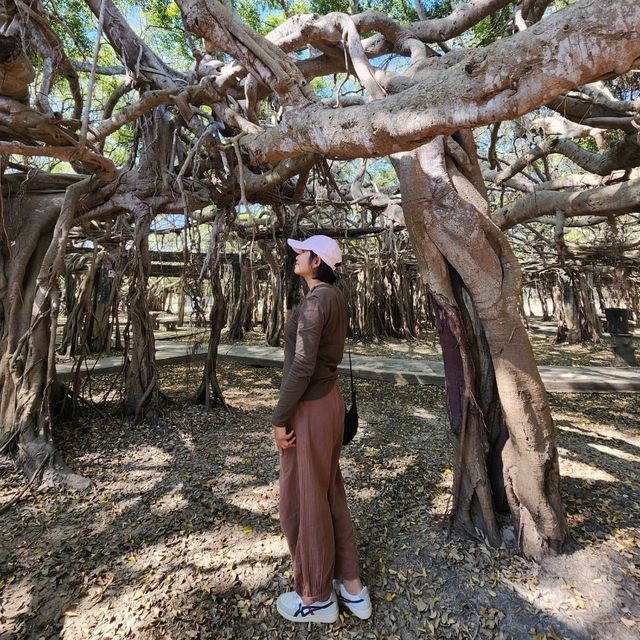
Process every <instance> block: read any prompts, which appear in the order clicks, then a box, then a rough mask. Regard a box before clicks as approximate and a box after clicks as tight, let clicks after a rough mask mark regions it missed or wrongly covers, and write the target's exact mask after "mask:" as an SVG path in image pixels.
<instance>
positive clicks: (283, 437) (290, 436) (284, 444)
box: [273, 424, 296, 455]
mask: <svg viewBox="0 0 640 640" xmlns="http://www.w3.org/2000/svg"><path fill="white" fill-rule="evenodd" d="M273 439H274V440H275V442H276V447H277V449H278V451H279V452H280V454H281V455H282V453H283V452H284V450H285V449H291V448H292V447H295V446H296V434H295V433H294V432H293V431H291V432H290V433H287V428H286V427H281V426H277V425H275V424H274V425H273Z"/></svg>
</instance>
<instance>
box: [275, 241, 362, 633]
mask: <svg viewBox="0 0 640 640" xmlns="http://www.w3.org/2000/svg"><path fill="white" fill-rule="evenodd" d="M287 242H288V243H289V245H290V246H291V247H292V248H293V250H294V251H295V252H296V253H297V254H298V255H297V257H296V262H295V267H294V272H295V273H296V274H297V275H298V276H300V277H302V278H304V279H305V281H306V283H307V285H308V286H309V293H308V294H307V295H306V296H305V298H304V300H303V301H302V303H301V304H300V306H299V307H298V308H297V309H296V310H295V311H294V313H293V314H292V316H291V318H290V319H289V321H288V322H287V323H286V325H285V330H284V337H285V358H284V375H283V378H282V384H281V386H280V398H279V400H278V405H277V406H276V408H275V411H274V412H273V416H272V423H273V436H274V439H275V442H276V446H277V448H278V451H279V452H280V523H281V526H282V530H283V532H284V534H285V537H286V539H287V543H288V545H289V551H290V553H291V558H292V560H293V569H294V572H293V573H294V586H295V591H291V592H289V593H283V594H282V595H281V596H280V597H279V598H278V602H277V608H278V612H279V613H280V614H281V615H282V616H283V617H284V618H286V619H287V620H291V621H293V622H335V621H336V620H337V618H338V600H339V601H340V602H341V603H343V604H344V605H345V606H346V607H347V608H348V609H349V610H350V611H351V612H352V613H354V614H355V615H356V616H358V617H359V618H362V619H366V618H368V617H369V616H370V615H371V600H370V599H369V592H368V591H367V588H366V587H363V586H362V583H361V582H360V566H359V560H358V549H357V546H356V540H355V536H354V532H353V524H352V522H351V515H350V514H349V508H348V506H347V500H346V496H345V492H344V484H343V482H342V474H341V473H340V467H339V465H338V461H339V457H340V448H341V446H342V435H343V429H344V402H343V400H342V397H341V395H340V391H339V389H338V385H337V382H336V377H337V366H338V364H339V363H340V362H341V360H342V353H343V350H344V341H345V338H346V335H347V326H348V322H349V320H348V311H347V305H346V302H345V299H344V296H343V295H342V293H341V292H340V291H339V290H338V289H336V288H335V287H334V286H333V284H334V283H335V281H336V275H335V268H336V266H337V265H338V264H340V262H341V261H342V254H341V253H340V248H339V247H338V243H337V242H336V241H335V240H333V239H332V238H329V237H327V236H311V237H310V238H307V239H306V240H305V241H304V242H299V241H297V240H291V239H290V240H288V241H287ZM334 588H335V591H334Z"/></svg>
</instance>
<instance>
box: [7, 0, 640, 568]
mask: <svg viewBox="0 0 640 640" xmlns="http://www.w3.org/2000/svg"><path fill="white" fill-rule="evenodd" d="M274 5H277V8H275V9H274ZM256 6H257V9H254V10H252V9H251V7H249V6H248V4H247V3H243V2H240V3H238V4H233V3H231V4H230V3H223V2H219V1H218V0H177V1H176V2H175V3H173V2H169V1H168V0H166V1H165V0H156V1H154V2H151V3H142V2H140V3H138V2H133V1H131V2H126V1H124V0H123V1H122V2H116V1H114V0H84V1H81V0H63V1H62V2H56V3H52V2H46V1H45V0H5V1H4V2H3V3H2V10H1V13H0V26H1V32H0V68H1V69H2V75H1V80H0V154H2V158H3V162H2V219H3V227H2V234H1V240H0V242H1V252H0V256H1V257H0V265H1V269H0V273H1V274H2V278H1V279H0V289H1V294H2V295H1V305H2V306H1V310H2V313H1V315H0V335H1V341H2V343H1V349H0V353H1V357H2V359H1V361H0V385H1V388H2V402H1V405H0V450H1V451H2V453H3V454H5V455H10V456H11V457H12V458H13V459H14V460H15V462H16V464H17V465H19V466H20V467H21V468H22V469H23V470H24V471H25V473H26V474H27V476H29V477H34V476H35V474H36V473H40V474H43V476H44V477H46V478H48V479H50V480H64V479H65V478H68V477H69V470H68V469H66V468H65V467H64V465H63V463H62V461H61V460H60V457H59V456H58V455H57V453H56V449H55V446H54V442H53V436H52V432H53V426H54V423H55V411H54V410H55V408H56V407H57V406H59V404H60V396H61V395H62V396H64V395H65V393H67V391H65V390H64V389H61V388H60V384H59V383H58V382H57V380H56V372H55V351H56V341H55V340H56V324H57V316H58V309H59V307H60V303H61V296H60V286H61V283H62V282H63V281H64V279H65V278H68V277H70V276H69V273H70V271H69V269H70V265H69V260H68V259H67V263H65V252H66V250H67V248H68V246H69V245H70V243H71V242H76V244H77V238H78V237H84V238H85V240H86V246H88V247H90V248H92V250H93V251H94V254H95V258H94V262H93V265H94V266H92V267H91V269H93V275H92V276H91V277H93V278H94V280H96V281H97V280H99V278H100V277H101V275H100V273H101V271H100V270H101V266H100V264H101V263H100V262H96V260H97V259H98V256H101V257H100V260H101V261H102V260H108V261H109V264H111V265H114V264H116V262H115V261H117V260H120V259H121V258H119V257H118V255H119V253H118V251H125V252H126V267H125V266H124V262H123V263H122V266H118V267H117V268H112V267H108V269H110V268H112V271H116V270H120V269H121V270H122V272H123V273H125V274H126V277H127V279H128V283H129V285H128V288H127V291H126V292H120V293H121V294H122V295H126V300H125V301H124V302H123V304H124V305H125V306H126V308H127V313H128V320H127V326H126V332H125V335H126V338H127V339H126V340H125V342H126V345H125V347H126V349H125V364H124V371H125V376H126V380H125V389H126V393H125V397H124V399H123V400H124V408H125V413H126V415H127V416H128V417H129V419H131V420H132V422H133V423H135V422H136V421H137V420H140V419H144V418H147V419H151V420H152V419H154V418H155V417H156V416H157V412H158V401H159V395H160V390H159V387H158V378H157V371H156V364H155V361H154V336H153V321H152V318H151V316H150V314H149V299H150V293H149V287H148V283H149V277H150V264H151V259H150V252H151V250H152V248H150V246H149V235H150V232H151V231H152V230H153V229H154V220H155V219H156V218H157V216H161V215H167V214H175V215H177V216H178V217H179V218H180V219H181V220H182V224H183V229H184V233H185V234H186V233H187V231H188V228H189V227H193V226H201V225H205V226H207V228H208V229H209V232H208V235H207V238H209V240H208V241H207V243H206V246H204V247H203V248H202V252H203V253H204V254H205V258H204V259H203V262H202V267H201V272H202V273H206V274H208V277H209V281H210V283H211V290H212V292H213V297H214V299H215V300H216V305H214V306H213V309H212V312H211V315H210V318H209V319H210V323H211V325H212V327H213V329H212V334H211V339H210V342H209V358H208V359H207V365H206V366H205V370H204V373H203V379H202V384H201V386H200V389H199V391H198V393H197V394H196V395H197V396H198V397H199V398H200V399H201V400H202V399H204V401H205V402H207V403H210V401H211V399H212V398H213V399H214V400H215V399H220V398H218V394H219V387H218V386H217V382H216V380H215V354H216V349H217V341H218V340H219V332H220V330H221V323H222V320H221V318H222V317H223V316H224V311H223V310H222V309H223V307H224V304H225V301H224V300H223V297H224V296H223V291H222V289H221V287H219V286H218V283H219V281H220V277H221V276H220V273H221V270H222V268H223V265H222V263H221V258H220V252H221V251H223V249H224V246H225V237H226V235H225V234H227V233H228V232H229V230H230V229H232V227H233V226H234V225H236V223H237V219H238V217H239V216H240V215H243V216H245V217H246V218H247V219H249V220H250V222H251V224H250V225H245V229H244V230H245V232H246V233H247V234H249V235H250V234H251V233H254V234H255V233H261V232H265V233H267V234H270V235H271V237H272V238H280V237H282V236H283V235H285V234H290V233H303V232H304V229H305V228H306V229H311V228H313V229H315V228H316V225H315V223H314V222H313V216H311V217H310V214H309V211H310V210H312V209H313V208H314V207H316V206H318V203H319V201H320V200H321V199H322V194H321V191H322V189H325V193H333V194H336V193H342V200H343V201H345V200H346V202H347V205H348V206H351V207H352V209H351V210H353V207H355V206H356V205H357V206H360V207H362V209H363V210H366V211H374V212H375V211H377V212H378V213H380V214H381V213H382V212H385V214H386V219H387V221H386V222H384V223H383V226H389V225H390V226H391V227H392V226H393V225H399V226H406V229H407V231H408V234H409V238H410V241H411V244H412V247H413V252H414V254H415V257H416V259H417V265H418V270H419V272H420V274H421V277H422V279H423V282H424V283H425V285H426V287H427V289H428V293H429V305H430V307H431V309H432V310H433V313H434V316H435V320H436V325H437V328H438V331H439V336H440V341H441V345H442V351H443V357H444V362H445V370H446V388H447V399H448V407H449V416H450V423H451V430H452V434H453V439H454V447H455V456H454V488H453V492H454V496H453V507H452V523H453V525H454V526H455V527H456V528H457V529H458V530H461V531H464V532H466V533H468V534H469V535H482V536H484V537H485V538H486V539H487V540H488V541H489V542H490V543H492V544H499V542H500V527H499V524H498V521H499V518H498V514H499V513H501V512H503V513H509V514H510V516H511V520H512V522H513V524H514V526H515V529H516V531H517V536H518V541H519V544H520V546H521V548H522V549H523V551H524V552H525V553H526V554H527V555H529V556H533V557H539V556H541V555H544V554H545V553H548V552H556V551H559V550H560V549H561V547H562V544H563V542H564V540H565V536H566V522H565V516H564V508H563V504H562V499H561V496H560V487H559V472H558V454H557V449H556V444H555V430H554V425H553V421H552V418H551V413H550V410H549V404H548V401H547V397H546V394H545V390H544V387H543V385H542V382H541V379H540V376H539V374H538V370H537V367H536V362H535V360H534V356H533V352H532V349H531V346H530V344H529V340H528V337H527V333H526V331H525V327H524V325H523V322H522V319H521V315H520V308H519V307H520V295H521V285H522V274H521V269H520V265H519V263H518V260H517V259H516V256H515V254H514V251H513V248H512V244H511V243H510V240H509V238H508V236H507V235H506V234H505V231H506V230H508V229H511V228H513V227H514V226H516V225H521V224H523V223H525V222H529V221H531V220H534V219H537V218H540V219H544V218H545V216H546V217H547V218H549V217H550V216H551V217H554V216H555V218H554V221H555V222H554V224H557V225H559V224H561V223H562V221H564V222H565V224H569V223H568V221H569V220H571V219H572V218H573V217H575V216H580V215H585V214H586V213H587V212H588V213H589V215H591V216H600V217H612V216H614V217H615V216H616V215H620V214H629V213H633V212H634V211H637V207H638V195H639V194H640V190H639V188H638V185H637V184H636V181H637V177H635V174H634V173H633V169H630V167H635V166H636V164H637V163H636V159H637V149H636V147H637V141H636V139H635V137H634V136H635V128H634V122H635V120H634V118H635V117H636V115H637V111H638V105H637V100H635V101H634V98H633V96H634V95H636V94H637V88H634V87H632V86H625V85H624V83H619V85H617V86H616V87H614V88H613V89H611V88H610V86H609V85H607V86H605V84H604V83H605V82H608V83H609V84H610V83H611V80H612V79H615V78H618V77H619V76H621V75H622V74H627V73H628V72H629V71H630V70H633V69H634V65H637V64H638V61H639V60H640V35H639V34H638V30H637V25H638V22H639V20H640V6H639V5H638V3H637V2H636V0H617V1H616V2H611V3H601V2H598V1H597V0H578V1H576V2H566V1H562V2H559V1H558V2H556V1H554V0H522V1H520V2H513V1H510V0H471V1H469V2H451V1H448V0H439V1H433V2H422V3H421V2H420V1H419V0H418V1H417V2H416V3H415V8H414V7H409V6H408V5H407V4H406V3H400V2H397V3H395V2H390V3H389V2H377V1H375V0H372V1H371V2H366V3H365V2H349V3H346V2H342V1H340V0H338V1H336V2H328V3H318V2H315V1H314V0H310V1H309V2H301V3H293V2H288V1H287V0H284V1H283V2H281V3H265V5H264V6H263V5H262V4H260V3H258V4H257V5H256ZM328 9H331V10H332V11H331V12H327V11H328ZM314 11H315V13H314ZM145 21H146V22H145ZM89 25H90V28H89ZM145 25H146V26H145ZM153 26H157V27H158V29H155V30H154V29H153V28H152V27H153ZM613 91H615V92H616V94H615V95H614V94H613V93H612V92H613ZM542 107H543V111H542V112H541V113H542V115H541V116H540V117H546V118H547V120H546V121H545V122H543V123H542V124H540V123H539V125H538V126H539V128H541V129H544V130H546V131H547V133H548V136H547V137H546V138H545V139H544V140H543V141H542V142H541V145H543V146H544V149H543V151H536V150H535V149H534V150H533V151H531V150H529V152H528V153H529V155H527V154H526V153H524V151H523V154H524V155H523V157H513V158H510V159H509V160H507V161H505V160H496V158H498V156H502V155H503V152H504V149H503V148H501V145H500V131H499V127H498V124H497V123H513V122H514V121H517V120H516V119H518V118H521V117H524V116H525V115H526V114H530V113H531V112H532V111H534V110H536V109H540V108H542ZM544 114H546V116H545V115H544ZM585 119H589V120H590V122H589V123H588V124H587V125H584V124H580V122H582V121H584V120H585ZM612 119H615V120H616V122H613V120H612ZM591 120H596V121H597V122H592V121H591ZM561 125H562V126H565V129H563V130H562V131H560V133H559V134H558V133H553V131H556V129H553V127H556V128H557V127H558V126H561ZM580 126H583V127H584V126H587V127H591V129H592V131H591V133H589V134H588V135H593V136H595V138H597V139H598V140H599V142H598V144H600V147H599V148H598V149H596V150H592V151H588V150H585V148H584V146H581V145H580V143H579V142H576V139H579V138H578V134H576V133H575V131H576V130H577V129H576V127H580ZM487 127H489V128H487ZM572 127H574V128H572ZM615 127H620V129H616V130H619V131H623V132H624V133H623V135H619V136H618V137H617V138H616V139H613V138H611V136H609V137H607V135H606V134H607V131H611V130H613V129H615ZM595 129H598V131H595ZM503 130H504V129H503ZM550 132H551V133H550ZM583 133H584V132H583ZM545 145H546V146H545ZM532 154H533V155H532ZM536 154H538V155H537V156H536ZM550 154H563V156H564V157H567V158H569V159H570V160H571V161H572V162H573V163H575V165H577V166H578V167H581V168H582V170H584V172H585V173H586V172H588V173H587V175H588V176H592V175H599V176H608V175H610V174H611V173H612V172H615V171H617V170H622V171H623V174H622V175H621V176H620V178H619V179H617V180H616V181H615V182H611V183H606V184H600V183H595V182H593V181H590V180H589V179H586V180H584V181H583V182H579V180H578V179H576V178H574V179H573V182H572V180H571V179H570V178H569V175H566V176H565V177H564V178H563V180H564V182H563V183H562V185H561V187H558V185H556V186H555V187H554V186H553V185H549V184H545V182H546V183H548V182H552V181H553V180H555V179H556V178H555V177H554V176H553V175H547V176H542V177H535V176H534V177H533V179H528V178H527V179H525V177H526V176H527V175H531V171H532V169H530V168H531V167H534V166H536V164H535V163H536V162H537V161H541V162H543V161H545V162H546V161H547V160H546V159H547V158H548V157H549V156H550ZM534 156H535V157H534ZM368 158H380V159H382V160H384V161H385V162H387V163H388V162H390V163H391V165H392V166H393V168H394V169H395V172H396V174H397V181H398V182H397V184H398V185H399V192H398V193H397V194H395V193H392V190H390V191H387V192H384V190H371V189H369V190H368V191H367V189H362V188H361V187H362V180H361V179H360V178H362V175H360V177H359V178H358V177H356V178H355V179H353V180H352V188H351V189H350V190H349V193H345V191H344V189H343V190H342V191H341V190H340V185H337V184H335V176H334V175H333V174H332V167H331V166H330V164H329V163H330V162H331V163H333V162H335V161H345V162H348V161H352V160H358V159H368ZM634 163H635V164H634ZM538 170H539V168H538ZM559 170H560V169H558V171H559ZM523 172H524V173H523ZM523 176H524V177H523ZM523 184H525V185H526V186H524V187H523V186H522V185H523ZM311 185H313V186H311ZM487 185H489V186H490V189H489V190H487ZM496 185H498V187H499V189H502V190H505V189H506V190H507V191H506V196H505V193H503V194H502V195H501V197H500V198H499V199H498V200H496ZM513 185H516V187H515V188H513ZM517 185H520V189H519V191H518V187H517ZM331 198H333V196H331ZM331 198H330V199H331ZM258 206H260V207H268V208H269V210H270V211H271V212H272V215H270V217H269V220H268V221H267V222H268V223H265V221H260V220H257V219H254V218H255V212H256V207H258ZM336 206H337V205H336ZM376 215H377V214H376ZM121 219H125V220H126V221H127V224H126V225H118V224H117V221H118V220H121ZM365 219H366V216H363V217H362V220H365ZM389 220H391V221H392V222H389ZM352 223H353V220H352ZM251 225H253V231H252V230H251V229H250V227H251ZM360 226H361V227H364V226H366V225H365V224H361V225H360ZM125 227H126V229H127V234H128V235H127V236H126V237H125V236H124V235H123V231H122V230H123V229H124V228H125ZM357 227H358V225H357V224H356V225H355V228H354V225H353V224H352V228H351V229H350V230H349V233H351V236H350V237H355V236H356V235H357V233H358V232H359V231H362V229H357ZM331 231H333V232H336V230H335V229H334V230H331V229H327V232H331ZM336 233H337V232H336ZM349 233H347V232H345V235H349ZM185 237H186V236H185ZM265 246H266V245H265ZM270 247H271V248H270V249H268V251H266V253H265V255H264V256H263V258H264V265H265V268H266V269H272V270H273V269H275V268H276V267H277V266H278V265H280V264H281V262H280V261H281V256H276V255H275V253H272V254H269V251H276V249H273V245H270ZM267 254H269V255H267ZM122 259H123V260H124V258H122ZM277 261H278V262H277ZM184 262H185V263H186V262H188V257H187V256H186V255H185V261H184ZM65 264H66V267H67V272H66V274H65ZM105 264H107V263H106V262H105ZM118 264H119V263H118ZM242 264H243V263H242V262H241V261H240V262H238V264H237V268H238V269H240V270H242ZM225 268H226V267H225ZM108 269H107V272H106V273H107V275H108V273H109V272H108ZM89 275H90V274H86V273H85V275H84V277H88V276H89ZM102 275H104V272H102ZM240 275H241V272H240ZM119 276H120V271H119V272H118V277H119ZM274 277H275V276H274ZM239 282H240V281H239ZM96 286H97V285H96ZM100 286H102V292H101V293H99V294H92V295H94V297H93V298H92V296H91V295H89V292H88V293H87V296H86V300H85V305H86V307H87V308H95V304H96V300H98V299H99V300H100V301H101V304H107V305H108V304H111V302H110V299H109V296H110V295H111V291H110V289H109V286H110V283H109V282H108V281H107V282H103V283H102V284H101V285H100ZM180 286H182V285H180ZM241 286H244V285H242V284H241ZM237 294H238V295H241V294H242V289H241V287H240V289H239V290H238V292H237ZM289 294H290V292H281V295H283V297H285V298H286V299H287V300H289V299H290V295H289ZM95 295H97V296H98V297H97V298H96V297H95ZM114 295H115V294H114ZM100 296H102V297H100ZM105 296H106V297H105ZM92 305H94V306H93V307H92ZM67 312H71V313H70V314H69V313H68V315H70V316H71V315H73V311H72V309H67ZM270 313H272V314H273V321H272V325H271V331H270V333H271V335H272V339H273V340H277V326H276V325H277V322H280V321H281V319H282V317H283V316H284V314H285V313H286V310H284V309H281V308H273V309H271V310H270ZM78 322H79V323H80V324H78V327H79V329H78V330H80V331H81V334H82V335H80V334H78V335H75V334H74V336H73V337H71V335H70V337H69V340H70V342H69V343H68V344H69V345H71V344H73V345H74V347H73V349H76V348H78V345H86V344H95V343H96V341H99V339H100V335H101V334H100V330H98V328H96V331H95V334H94V333H92V334H91V336H89V337H87V335H84V334H86V333H87V331H89V328H88V325H86V324H85V323H84V320H82V321H81V320H79V319H78ZM242 322H243V319H242V318H238V326H239V327H241V326H242ZM91 331H92V332H93V329H91ZM102 331H103V334H102V335H104V328H103V329H102ZM83 332H84V333H83ZM69 348H71V347H69ZM81 348H82V349H85V347H84V346H82V347H81Z"/></svg>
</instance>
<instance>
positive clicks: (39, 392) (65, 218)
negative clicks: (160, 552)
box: [0, 180, 92, 487]
mask: <svg viewBox="0 0 640 640" xmlns="http://www.w3.org/2000/svg"><path fill="white" fill-rule="evenodd" d="M91 188H92V185H91V183H90V180H85V181H83V182H79V183H77V184H75V185H72V186H70V187H69V188H68V189H67V192H66V194H65V196H64V199H62V198H58V197H53V198H52V197H51V195H42V196H27V197H24V198H14V199H12V200H11V201H10V202H6V201H5V202H3V211H2V222H3V225H2V232H1V234H0V235H1V239H0V244H1V253H0V261H1V269H0V299H1V300H0V305H1V307H0V308H1V313H0V335H1V337H0V351H1V353H2V356H1V359H0V388H1V390H2V391H1V393H2V396H1V401H0V452H1V453H3V454H8V455H10V456H11V458H12V459H13V461H14V463H15V464H16V467H17V468H18V469H19V470H20V471H22V472H23V473H24V474H25V475H26V476H27V477H28V478H31V479H33V480H35V481H37V480H38V479H40V478H42V479H43V480H44V481H45V482H48V483H52V484H53V483H57V482H60V481H64V482H67V483H68V484H70V485H72V486H76V487H86V486H87V482H86V481H85V480H84V479H82V478H80V477H79V476H76V475H75V474H72V473H71V472H70V471H69V469H68V468H67V467H66V465H65V464H64V462H63V460H62V458H61V456H60V455H59V453H58V452H57V451H56V448H55V446H54V434H53V428H52V416H53V414H54V411H55V409H56V407H55V405H56V403H57V402H58V401H59V400H60V398H61V396H65V395H66V393H65V392H64V391H62V393H60V385H59V384H58V383H57V381H56V377H55V333H56V331H55V328H56V321H57V311H58V304H59V291H58V285H57V278H58V275H59V274H60V273H61V272H62V270H63V266H64V251H65V247H66V244H67V238H68V234H69V230H70V229H71V227H72V225H73V218H74V215H75V213H76V210H77V207H78V202H79V199H80V197H81V196H82V195H83V194H85V193H87V192H88V191H90V190H91Z"/></svg>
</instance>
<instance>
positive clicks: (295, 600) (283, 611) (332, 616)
mask: <svg viewBox="0 0 640 640" xmlns="http://www.w3.org/2000/svg"><path fill="white" fill-rule="evenodd" d="M276 608H277V609H278V613H279V614H280V615H281V616H282V617H283V618H285V619H286V620H291V622H329V623H331V622H335V621H336V620H337V619H338V601H337V599H336V594H335V593H332V594H331V597H330V598H329V599H328V600H325V601H324V602H314V603H313V604H309V605H306V604H304V603H303V602H302V598H301V597H300V596H299V595H298V594H297V593H296V592H295V591H289V592H288V593H283V594H282V595H280V596H278V601H277V602H276Z"/></svg>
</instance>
